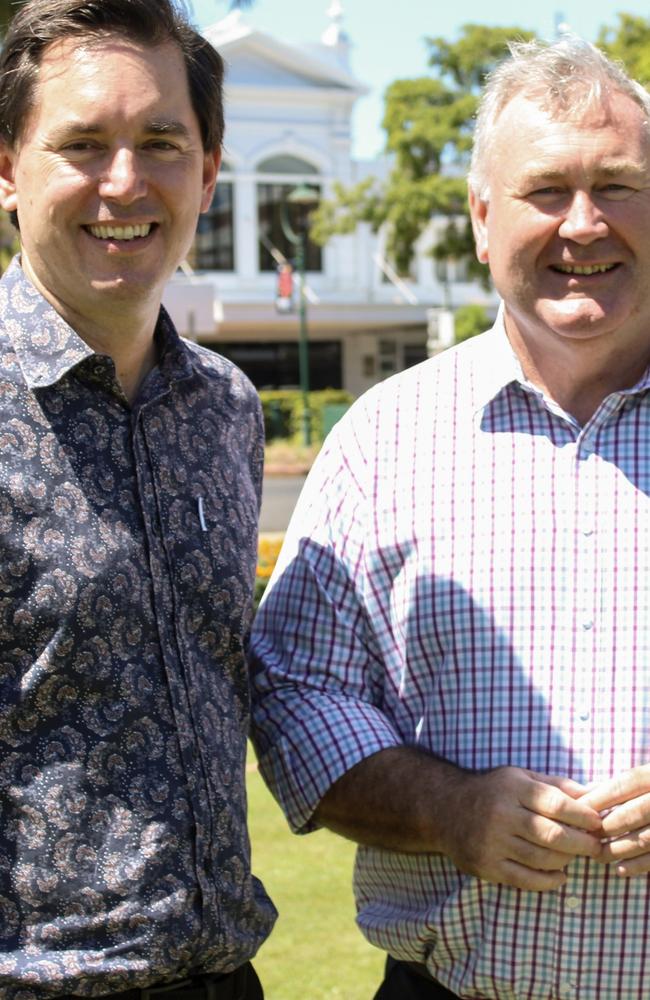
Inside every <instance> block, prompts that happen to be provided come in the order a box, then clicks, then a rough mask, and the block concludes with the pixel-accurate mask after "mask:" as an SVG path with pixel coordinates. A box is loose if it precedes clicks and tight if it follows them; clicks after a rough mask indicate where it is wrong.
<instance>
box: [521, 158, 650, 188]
mask: <svg viewBox="0 0 650 1000" xmlns="http://www.w3.org/2000/svg"><path fill="white" fill-rule="evenodd" d="M649 170H650V167H649V165H648V163H640V162H637V161H635V160H620V161H619V162H616V161H614V162H610V163H600V164H597V165H596V166H595V168H594V170H593V176H594V177H597V178H599V179H604V180H607V179H608V178H615V177H626V176H627V177H629V176H634V177H639V176H641V175H644V174H648V172H649ZM566 177H567V173H566V171H564V170H546V169H545V168H544V167H540V168H539V169H536V167H535V165H534V164H532V166H531V167H530V169H529V170H528V171H527V172H526V173H525V174H524V176H523V181H524V184H538V183H540V182H544V183H555V182H556V181H565V180H566Z"/></svg>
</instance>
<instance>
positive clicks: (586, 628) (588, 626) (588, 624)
mask: <svg viewBox="0 0 650 1000" xmlns="http://www.w3.org/2000/svg"><path fill="white" fill-rule="evenodd" d="M582 627H583V629H584V631H585V632H589V630H590V629H592V628H593V627H594V623H593V622H592V621H587V622H583V623H582Z"/></svg>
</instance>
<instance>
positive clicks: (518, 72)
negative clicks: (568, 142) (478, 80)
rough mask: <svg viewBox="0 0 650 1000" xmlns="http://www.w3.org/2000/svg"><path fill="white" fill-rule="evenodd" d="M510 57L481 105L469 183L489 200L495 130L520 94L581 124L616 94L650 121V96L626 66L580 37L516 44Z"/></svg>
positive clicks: (492, 75)
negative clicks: (624, 97)
mask: <svg viewBox="0 0 650 1000" xmlns="http://www.w3.org/2000/svg"><path fill="white" fill-rule="evenodd" d="M508 48H509V49H510V55H511V57H512V58H511V59H506V60H505V61H504V62H502V63H500V64H499V66H497V67H496V69H495V70H493V72H492V73H490V75H489V76H488V78H487V82H486V84H485V89H484V91H483V97H482V98H481V101H480V103H479V108H478V112H477V116H476V128H475V131H474V144H473V149H472V161H471V164H470V169H469V176H468V181H469V185H470V187H471V188H472V190H473V191H474V192H475V193H476V194H478V195H480V197H481V198H483V200H486V199H487V197H488V194H489V192H488V168H489V159H490V155H491V137H492V134H493V132H494V126H495V124H496V122H497V119H498V117H499V115H500V114H501V112H502V111H503V109H504V108H505V106H506V105H507V104H508V103H509V102H510V101H511V100H512V99H513V98H514V97H516V96H517V95H518V94H522V95H523V96H525V97H527V98H530V99H531V100H534V101H537V102H539V105H540V107H542V108H543V109H544V110H547V111H550V112H552V113H553V114H554V115H556V116H557V117H558V118H560V119H563V120H565V121H572V120H579V119H580V118H581V117H583V116H584V115H585V114H586V113H587V112H588V111H589V110H590V109H592V108H594V107H597V106H599V105H602V104H603V102H606V101H607V99H608V98H609V97H610V96H611V95H612V94H624V95H626V96H627V97H630V98H631V99H632V100H633V101H634V102H635V103H636V104H638V105H639V107H640V108H641V109H642V111H643V112H644V113H645V115H646V116H647V117H648V118H650V94H649V93H648V91H647V90H645V89H644V88H643V87H642V86H641V84H640V83H637V82H636V80H633V79H632V78H631V77H629V76H628V75H627V73H626V72H625V70H624V68H623V66H622V65H621V64H619V63H615V62H613V61H612V60H611V59H608V57H607V56H606V55H605V54H604V53H603V52H601V51H600V49H597V48H596V47H595V46H594V45H591V44H590V43H589V42H585V41H583V39H581V38H578V37H577V36H576V35H569V34H567V35H563V36H562V38H561V39H560V40H559V41H557V42H554V43H553V44H550V45H549V44H545V43H542V42H511V43H510V44H509V46H508Z"/></svg>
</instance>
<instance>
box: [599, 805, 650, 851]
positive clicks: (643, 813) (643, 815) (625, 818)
mask: <svg viewBox="0 0 650 1000" xmlns="http://www.w3.org/2000/svg"><path fill="white" fill-rule="evenodd" d="M648 823H650V794H649V793H646V794H645V795H638V796H637V797H636V798H634V799H630V800H629V801H628V802H625V803H623V805H620V806H617V807H616V808H615V809H612V811H611V812H610V813H608V814H607V816H604V817H603V833H604V835H605V836H606V837H619V836H620V835H621V834H623V833H629V832H630V831H631V830H640V829H641V828H642V827H645V826H647V824H648ZM648 846H649V847H650V845H648Z"/></svg>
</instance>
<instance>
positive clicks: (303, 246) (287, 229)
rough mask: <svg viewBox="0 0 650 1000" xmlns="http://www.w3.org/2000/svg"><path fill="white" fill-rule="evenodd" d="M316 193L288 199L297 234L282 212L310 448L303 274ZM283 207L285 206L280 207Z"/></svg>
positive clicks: (307, 190)
mask: <svg viewBox="0 0 650 1000" xmlns="http://www.w3.org/2000/svg"><path fill="white" fill-rule="evenodd" d="M319 197H320V196H319V193H318V191H316V189H315V188H312V187H309V186H308V185H307V184H300V185H299V186H298V187H296V188H294V189H293V191H291V192H290V193H289V194H288V195H287V205H295V206H297V207H298V208H299V209H300V217H299V220H298V224H297V230H298V231H297V232H296V231H295V230H294V229H293V228H292V226H291V223H290V222H289V217H288V212H286V211H283V212H282V229H283V231H284V235H285V236H286V238H287V239H288V240H289V242H290V243H292V244H293V245H294V246H295V248H296V271H297V272H298V275H299V278H300V292H299V300H298V309H299V313H298V315H299V323H300V335H299V340H298V370H299V378H300V392H301V394H302V440H303V444H305V445H306V446H309V445H310V444H311V415H310V412H309V330H308V326H307V297H306V295H305V273H306V270H307V236H308V235H309V212H310V210H311V209H313V208H315V207H316V205H317V204H318V202H319ZM283 207H284V206H283Z"/></svg>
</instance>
